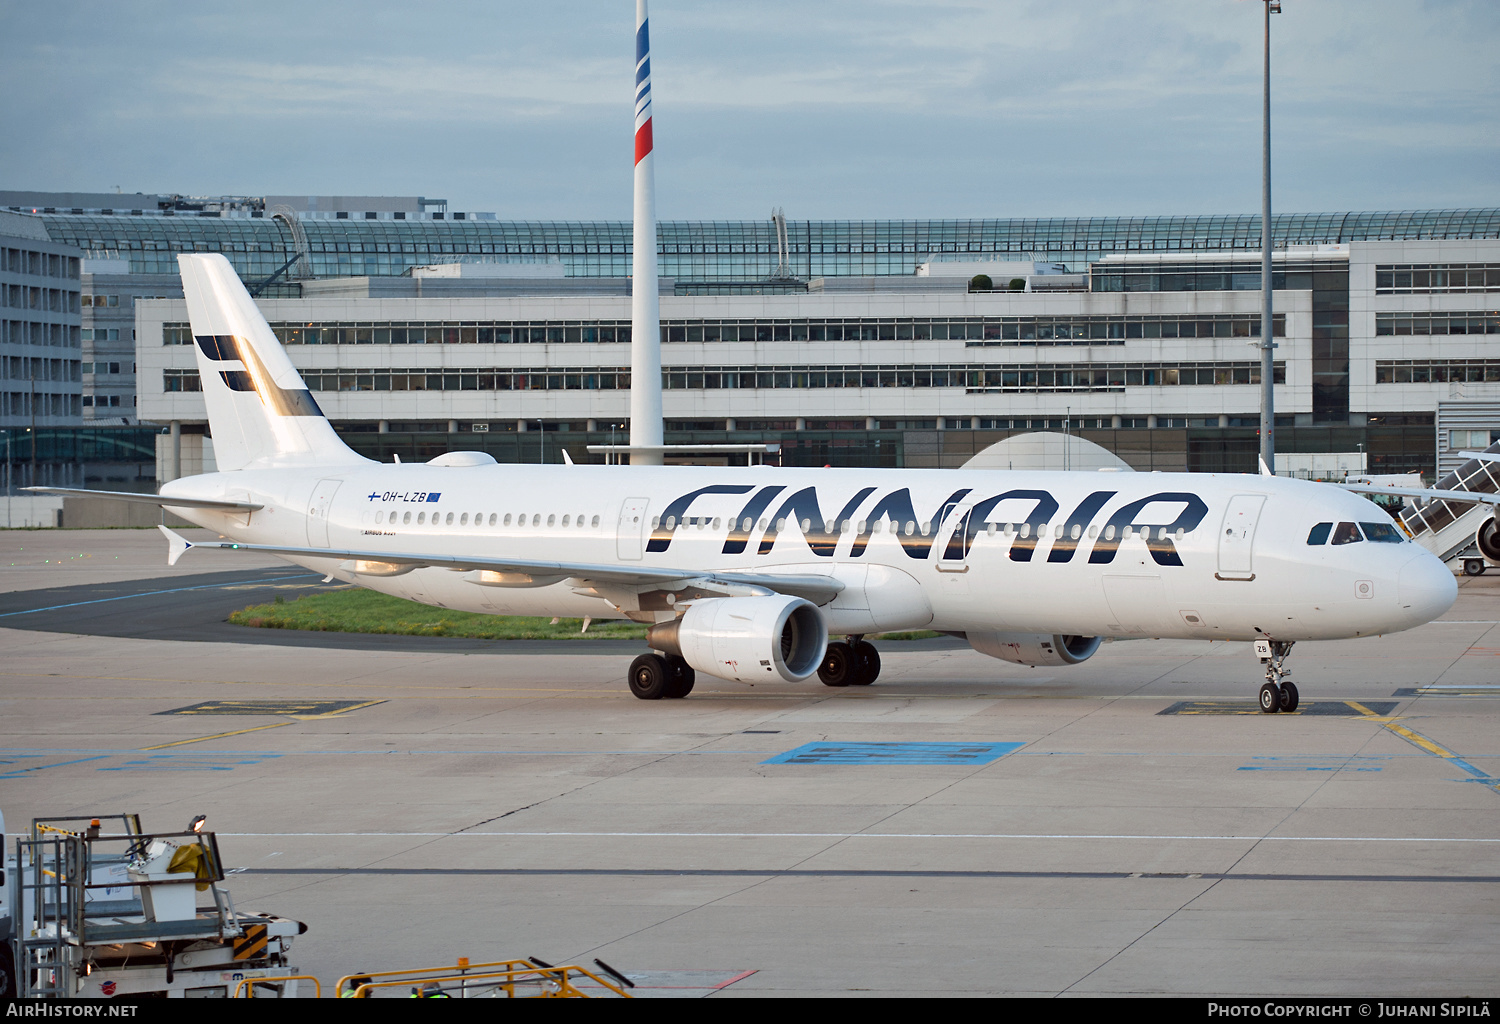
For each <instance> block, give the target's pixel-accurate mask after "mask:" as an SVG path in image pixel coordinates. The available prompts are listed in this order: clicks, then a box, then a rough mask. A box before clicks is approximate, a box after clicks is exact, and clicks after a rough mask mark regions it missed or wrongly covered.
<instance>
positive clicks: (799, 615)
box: [646, 594, 828, 683]
mask: <svg viewBox="0 0 1500 1024" xmlns="http://www.w3.org/2000/svg"><path fill="white" fill-rule="evenodd" d="M646 642H647V643H648V644H650V645H651V646H652V647H654V648H656V649H657V650H659V651H665V652H666V653H667V654H675V655H677V656H678V657H680V658H682V660H683V661H686V662H687V663H688V664H689V665H691V666H692V667H693V668H694V669H696V670H697V671H699V672H707V673H708V674H709V675H714V676H720V677H722V678H724V679H733V680H734V681H735V682H737V683H755V682H760V681H761V680H772V679H784V680H786V681H787V682H789V683H800V682H801V681H802V680H804V679H806V678H807V677H808V676H810V675H812V674H813V673H814V672H816V671H817V670H818V665H819V664H821V663H822V661H823V652H824V651H825V650H826V649H827V647H828V627H827V626H826V625H825V624H824V622H823V615H822V613H821V612H819V611H818V609H817V607H816V606H815V605H813V604H812V603H811V602H809V601H804V600H803V599H802V598H800V597H788V596H787V595H785V594H772V595H770V596H767V597H717V598H709V599H706V600H701V601H694V602H693V603H692V604H691V605H690V606H689V607H688V610H687V611H685V612H684V613H683V614H682V615H681V616H679V617H678V618H677V619H675V620H673V621H672V622H660V623H657V624H656V625H655V626H652V627H651V630H650V632H649V633H647V639H646Z"/></svg>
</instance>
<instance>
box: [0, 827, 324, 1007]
mask: <svg viewBox="0 0 1500 1024" xmlns="http://www.w3.org/2000/svg"><path fill="white" fill-rule="evenodd" d="M105 823H107V824H108V828H109V831H105ZM202 826H203V819H202V817H201V816H200V817H199V818H198V819H195V820H194V822H193V825H192V826H190V827H189V828H188V830H186V831H183V832H153V833H148V832H145V831H143V830H142V829H141V823H140V816H139V815H135V814H116V815H101V816H100V817H97V818H87V817H83V818H77V817H56V818H38V819H36V820H34V821H33V822H32V823H31V831H30V833H29V834H28V835H26V836H25V837H22V838H20V839H17V840H16V844H15V848H14V851H15V852H14V857H13V858H12V859H10V861H9V863H8V864H7V865H6V867H7V871H6V879H5V881H6V889H7V890H8V892H7V895H8V896H9V899H8V901H7V902H8V906H9V910H10V934H9V935H7V936H0V938H5V939H7V940H8V941H9V943H10V945H11V964H12V965H13V977H14V985H15V994H16V995H18V996H20V997H23V998H43V999H68V998H100V997H114V996H125V997H136V998H139V997H153V996H165V997H214V996H219V997H227V996H230V995H232V994H233V993H234V991H235V989H236V987H237V986H240V985H241V984H242V983H248V984H249V985H250V986H252V987H253V988H254V989H255V990H256V994H257V995H276V996H294V995H296V994H297V980H296V979H294V978H292V977H291V976H292V975H294V974H296V973H297V972H296V970H295V969H294V968H292V967H291V966H290V960H289V959H288V957H289V953H290V947H291V942H292V939H293V938H294V937H295V936H297V935H300V934H301V933H303V932H305V931H306V930H307V926H306V925H304V924H302V923H300V922H298V921H293V920H289V919H287V918H283V917H277V916H274V915H269V914H245V913H240V912H238V911H236V909H235V907H234V903H233V901H232V900H231V899H230V896H229V893H228V891H227V890H226V889H224V888H223V887H222V886H221V885H220V883H221V882H222V881H223V880H224V869H223V860H222V859H221V857H220V855H219V845H218V840H217V838H216V837H215V835H214V833H212V832H208V831H203V830H202Z"/></svg>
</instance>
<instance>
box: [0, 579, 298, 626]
mask: <svg viewBox="0 0 1500 1024" xmlns="http://www.w3.org/2000/svg"><path fill="white" fill-rule="evenodd" d="M308 575H310V574H308V573H298V574H297V575H296V576H276V577H273V578H271V579H268V580H245V581H243V582H241V583H210V584H206V585H204V586H201V587H176V588H174V589H172V590H149V591H146V592H145V593H143V594H121V595H119V596H118V597H101V598H97V599H95V600H93V601H74V602H73V603H72V604H55V605H53V606H52V607H50V608H27V609H25V610H24V611H19V612H0V619H8V618H10V617H11V616H12V615H35V614H36V613H37V612H56V611H61V610H62V609H64V608H81V607H83V606H84V605H86V604H107V603H108V602H110V601H127V600H129V599H130V598H132V597H158V596H160V595H162V594H182V593H185V592H187V591H189V590H222V589H223V588H224V587H226V586H236V587H237V586H243V585H244V584H245V583H252V584H261V583H278V582H280V581H282V580H300V579H306V578H307V577H308ZM314 575H315V574H314Z"/></svg>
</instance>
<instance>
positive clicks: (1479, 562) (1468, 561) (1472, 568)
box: [1464, 558, 1486, 576]
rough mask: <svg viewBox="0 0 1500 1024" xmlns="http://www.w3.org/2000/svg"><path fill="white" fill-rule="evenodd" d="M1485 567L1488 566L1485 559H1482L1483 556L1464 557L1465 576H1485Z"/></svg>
mask: <svg viewBox="0 0 1500 1024" xmlns="http://www.w3.org/2000/svg"><path fill="white" fill-rule="evenodd" d="M1485 568H1486V566H1485V564H1484V559H1482V558H1465V559H1464V575H1465V576H1483V575H1484V570H1485Z"/></svg>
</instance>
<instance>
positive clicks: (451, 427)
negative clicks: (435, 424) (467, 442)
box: [448, 420, 458, 434]
mask: <svg viewBox="0 0 1500 1024" xmlns="http://www.w3.org/2000/svg"><path fill="white" fill-rule="evenodd" d="M448 433H450V434H456V433H458V420H449V421H448Z"/></svg>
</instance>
